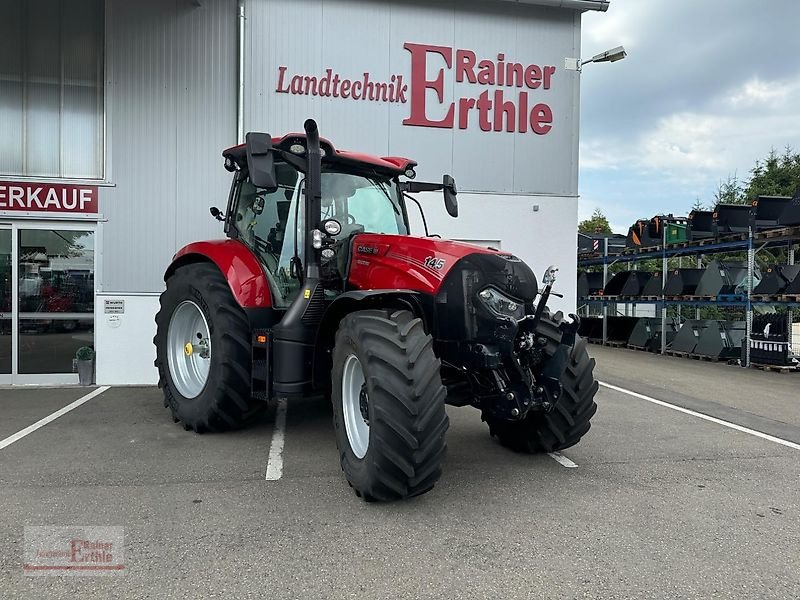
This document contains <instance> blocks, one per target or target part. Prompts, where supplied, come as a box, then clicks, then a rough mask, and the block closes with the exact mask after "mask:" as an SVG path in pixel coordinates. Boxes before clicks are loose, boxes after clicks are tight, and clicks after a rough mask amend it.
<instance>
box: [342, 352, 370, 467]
mask: <svg viewBox="0 0 800 600" xmlns="http://www.w3.org/2000/svg"><path fill="white" fill-rule="evenodd" d="M364 383H365V381H364V370H363V369H362V368H361V361H359V360H358V358H357V357H356V355H355V354H351V355H349V356H348V357H347V358H346V359H345V361H344V370H343V371H342V409H343V412H344V428H345V430H346V431H347V439H348V441H349V442H350V449H351V450H352V451H353V454H355V455H356V458H364V456H366V454H367V448H368V447H369V423H368V421H367V420H365V419H364V414H363V412H362V408H363V409H364V412H366V401H367V400H368V398H367V392H366V386H365V385H364ZM362 394H363V395H362ZM362 401H363V405H362Z"/></svg>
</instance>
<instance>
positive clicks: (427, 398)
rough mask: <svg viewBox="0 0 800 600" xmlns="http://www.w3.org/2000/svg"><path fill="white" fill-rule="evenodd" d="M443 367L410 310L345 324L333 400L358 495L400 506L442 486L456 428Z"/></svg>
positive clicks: (344, 458)
mask: <svg viewBox="0 0 800 600" xmlns="http://www.w3.org/2000/svg"><path fill="white" fill-rule="evenodd" d="M440 366H441V363H440V361H439V359H438V358H436V356H435V354H434V352H433V339H432V338H431V336H430V335H428V334H427V333H425V330H424V328H423V326H422V321H421V320H420V319H418V318H416V317H414V315H413V314H412V313H411V312H409V311H403V310H398V311H393V312H389V311H386V310H362V311H357V312H354V313H351V314H349V315H347V316H346V317H345V318H344V319H343V320H342V322H341V324H340V325H339V330H338V331H337V333H336V345H335V347H334V350H333V369H332V371H331V380H332V389H331V399H332V402H333V423H334V429H335V431H336V444H337V446H338V448H339V456H340V461H341V465H342V470H343V471H344V474H345V477H346V478H347V481H348V483H349V484H350V485H351V487H353V489H354V490H355V492H356V495H358V496H360V497H363V498H364V499H365V500H368V501H373V500H379V501H391V500H399V499H403V498H409V497H412V496H418V495H420V494H424V493H425V492H427V491H429V490H430V489H432V488H433V486H434V484H435V483H436V482H437V481H438V479H439V477H440V476H441V473H442V468H441V464H442V460H443V458H444V455H445V451H446V443H445V434H446V432H447V428H448V425H449V421H448V418H447V413H446V412H445V403H444V400H445V396H446V395H447V392H446V390H445V388H444V386H443V385H442V380H441V376H440V374H439V369H440Z"/></svg>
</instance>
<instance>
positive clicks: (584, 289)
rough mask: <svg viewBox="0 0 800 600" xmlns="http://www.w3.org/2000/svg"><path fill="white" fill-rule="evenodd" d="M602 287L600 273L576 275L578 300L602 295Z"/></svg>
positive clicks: (601, 275)
mask: <svg viewBox="0 0 800 600" xmlns="http://www.w3.org/2000/svg"><path fill="white" fill-rule="evenodd" d="M603 287H604V286H603V274H602V273H598V272H589V273H585V272H581V273H578V298H588V297H589V296H599V295H602V293H603Z"/></svg>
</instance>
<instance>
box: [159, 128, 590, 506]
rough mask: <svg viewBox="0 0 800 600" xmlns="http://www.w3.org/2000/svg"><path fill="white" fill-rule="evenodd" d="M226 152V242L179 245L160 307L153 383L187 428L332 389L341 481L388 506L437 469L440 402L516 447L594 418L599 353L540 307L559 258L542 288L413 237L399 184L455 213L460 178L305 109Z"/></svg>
mask: <svg viewBox="0 0 800 600" xmlns="http://www.w3.org/2000/svg"><path fill="white" fill-rule="evenodd" d="M223 157H224V159H225V167H226V169H227V170H228V171H230V172H231V173H233V184H232V186H231V190H230V194H229V197H228V205H227V209H226V211H225V213H224V214H223V213H222V212H221V211H220V210H219V209H217V208H216V207H214V208H211V214H212V215H213V216H214V217H216V218H217V219H218V220H220V221H222V222H224V229H225V233H226V235H227V238H228V239H226V240H219V241H205V242H196V243H193V244H189V245H188V246H186V247H184V248H182V249H181V250H180V251H179V252H178V253H177V254H176V255H175V257H174V259H173V262H172V264H171V265H170V266H169V268H168V269H167V271H166V274H165V276H164V279H165V281H166V291H165V292H164V293H163V294H162V295H161V309H160V310H159V312H158V315H157V316H156V324H157V329H158V330H157V333H156V337H155V339H154V343H155V345H156V350H157V358H156V362H155V364H156V366H157V367H158V371H159V386H160V387H161V388H162V389H163V392H164V403H165V406H167V407H168V408H169V409H170V410H171V411H172V415H173V418H174V419H175V421H181V422H182V423H183V426H184V428H185V429H187V430H189V429H192V430H194V431H196V432H206V431H223V430H227V429H234V428H238V427H242V426H244V425H246V424H247V423H248V422H249V421H251V420H252V418H253V417H254V416H256V415H257V414H258V413H259V412H261V411H262V410H263V409H264V408H265V407H266V405H267V403H268V402H269V401H270V400H272V399H275V398H291V397H299V396H307V395H310V394H325V395H327V396H329V397H330V399H331V401H332V403H333V414H334V427H335V431H336V442H337V445H338V448H339V454H340V458H341V465H342V469H343V470H344V473H345V476H346V477H347V480H348V482H349V483H350V485H351V486H352V487H353V488H354V489H355V491H356V494H357V495H358V496H360V497H362V498H364V499H366V500H382V501H387V500H396V499H400V498H407V497H411V496H416V495H419V494H423V493H425V492H427V491H428V490H430V489H431V488H432V487H433V486H434V484H435V483H436V481H437V480H438V479H439V477H440V475H441V464H442V459H443V457H444V454H445V447H446V444H445V434H446V432H447V428H448V419H447V414H446V412H445V404H450V405H453V406H467V405H470V406H474V407H475V408H478V409H479V410H480V411H481V416H482V419H483V420H484V421H486V422H487V423H488V425H489V431H490V433H491V435H493V436H496V437H497V438H498V439H499V441H500V443H502V444H503V445H505V446H507V447H509V448H511V449H513V450H516V451H522V452H552V451H556V450H560V449H563V448H567V447H569V446H572V445H574V444H576V443H577V442H578V441H579V440H580V438H581V437H582V436H583V435H584V434H585V433H586V432H587V431H588V430H589V426H590V425H589V421H590V419H591V418H592V416H593V415H594V413H595V411H596V409H597V406H596V404H595V402H594V395H595V393H596V392H597V382H596V381H595V380H594V378H593V373H592V372H593V369H594V360H593V359H590V358H589V356H588V355H587V352H586V344H585V342H584V341H583V340H580V339H579V338H576V331H577V326H578V319H577V317H574V316H571V317H572V318H571V319H570V320H567V319H564V318H563V315H562V314H561V313H560V312H559V313H555V314H551V313H550V312H549V310H548V309H547V308H546V303H547V300H548V297H549V295H550V293H551V287H552V284H553V280H554V273H555V269H553V268H551V269H548V272H547V273H546V274H545V277H544V280H543V284H544V286H543V287H542V288H540V287H539V285H538V284H537V280H536V277H535V276H534V274H533V272H532V271H531V269H530V268H529V267H528V266H527V265H526V264H525V263H523V262H522V261H521V260H519V259H518V258H516V257H514V256H512V255H510V254H508V253H506V252H500V251H498V250H493V249H487V248H482V247H477V246H472V245H469V244H463V243H456V242H450V241H446V240H442V239H439V238H436V237H432V236H427V235H426V237H414V236H411V235H409V228H408V214H407V212H406V206H407V205H406V200H407V199H408V200H411V201H413V202H414V203H417V204H418V202H417V200H416V199H414V198H413V197H412V196H410V195H409V194H412V193H415V192H421V191H437V190H441V191H443V194H444V201H445V206H446V208H447V211H448V213H449V214H450V215H451V216H453V217H455V216H457V215H458V205H457V200H456V186H455V182H454V181H453V178H452V177H450V176H449V175H445V176H444V178H443V182H442V183H441V184H435V183H420V182H415V181H413V179H414V177H415V172H414V167H415V166H416V163H415V162H414V161H412V160H409V159H406V158H398V157H383V158H378V157H373V156H368V155H364V154H358V153H355V152H345V151H341V150H336V149H335V148H334V147H333V145H332V144H331V143H330V142H329V141H327V140H325V139H321V138H320V137H319V132H318V130H317V124H316V123H315V122H314V121H312V120H308V121H306V123H305V133H304V134H288V135H285V136H283V137H281V138H272V137H270V136H269V135H267V134H264V133H248V134H247V136H246V143H245V144H243V145H239V146H235V147H233V148H230V149H228V150H226V151H225V152H223ZM420 210H421V208H420ZM423 218H424V215H423ZM426 227H427V226H426ZM426 233H427V232H426Z"/></svg>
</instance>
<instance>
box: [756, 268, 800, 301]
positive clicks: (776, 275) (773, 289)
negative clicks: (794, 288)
mask: <svg viewBox="0 0 800 600" xmlns="http://www.w3.org/2000/svg"><path fill="white" fill-rule="evenodd" d="M798 277H800V265H775V266H774V267H770V268H769V269H767V271H766V273H764V277H763V279H762V280H761V283H759V284H758V286H757V287H755V288H754V289H753V296H756V297H759V298H762V297H763V298H764V299H769V298H772V297H774V296H780V295H783V294H791V292H789V291H787V290H788V289H789V287H790V286H791V285H792V284H793V283H794V282H795V280H797V279H798ZM798 288H800V285H798ZM798 293H800V292H798Z"/></svg>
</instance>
